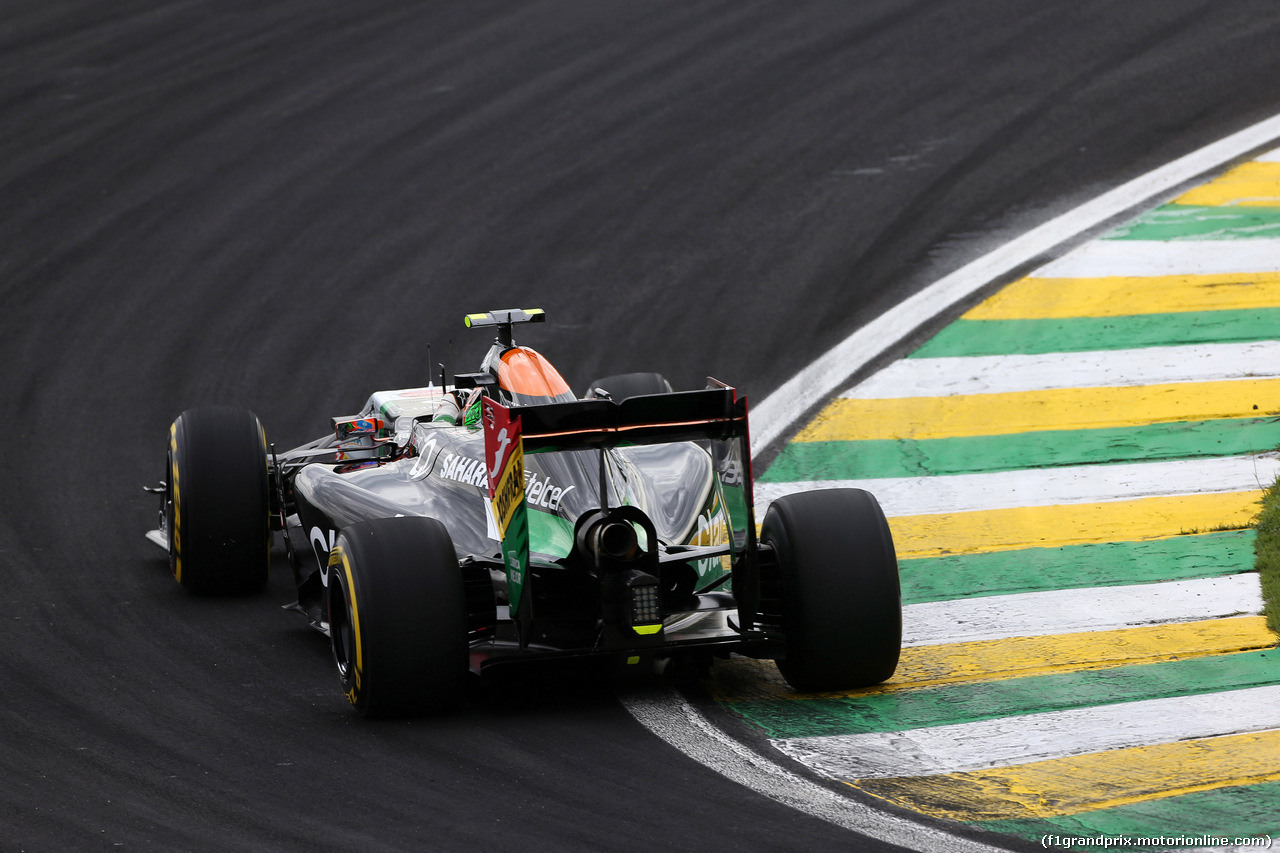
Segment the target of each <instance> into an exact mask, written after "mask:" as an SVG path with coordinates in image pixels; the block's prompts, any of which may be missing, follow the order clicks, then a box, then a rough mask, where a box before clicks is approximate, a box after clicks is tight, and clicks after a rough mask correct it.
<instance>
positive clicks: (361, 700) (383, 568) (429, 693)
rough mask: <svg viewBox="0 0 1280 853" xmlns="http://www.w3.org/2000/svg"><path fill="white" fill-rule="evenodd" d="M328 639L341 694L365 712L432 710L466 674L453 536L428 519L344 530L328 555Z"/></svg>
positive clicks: (463, 611) (452, 697) (453, 698)
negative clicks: (339, 679) (339, 680)
mask: <svg viewBox="0 0 1280 853" xmlns="http://www.w3.org/2000/svg"><path fill="white" fill-rule="evenodd" d="M328 571H329V637H330V642H331V644H332V647H333V657H334V660H335V661H336V662H337V664H338V675H339V677H340V678H341V680H342V690H343V692H344V693H346V694H347V698H348V699H349V700H350V701H351V704H352V705H353V706H355V709H356V711H358V712H359V713H360V714H361V715H362V716H365V717H398V716H408V715H416V714H422V713H427V712H432V711H442V710H446V709H448V708H450V707H451V706H453V705H455V704H456V703H457V702H458V700H459V699H460V698H461V696H462V691H463V689H464V687H465V681H466V676H467V671H468V657H467V650H468V644H467V605H466V593H465V591H464V588H463V584H462V572H461V570H460V569H459V568H458V557H457V554H456V553H455V551H454V549H453V542H452V540H451V539H450V538H449V533H448V531H447V530H446V529H445V527H444V525H443V524H441V523H440V522H439V521H437V520H435V519H434V518H381V519H375V520H372V521H363V522H360V523H358V524H353V525H351V526H350V527H346V528H344V529H343V530H342V532H341V533H340V534H339V536H338V541H337V542H336V543H335V544H334V547H333V549H332V550H331V551H330V552H329V567H328Z"/></svg>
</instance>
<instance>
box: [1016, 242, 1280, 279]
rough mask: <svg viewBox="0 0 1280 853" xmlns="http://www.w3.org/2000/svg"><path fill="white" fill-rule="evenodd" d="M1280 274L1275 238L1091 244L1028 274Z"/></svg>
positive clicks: (1100, 276)
mask: <svg viewBox="0 0 1280 853" xmlns="http://www.w3.org/2000/svg"><path fill="white" fill-rule="evenodd" d="M1264 272H1265V273H1273V272H1280V238H1266V239H1263V238H1260V237H1259V238H1254V239H1251V240H1191V241H1186V242H1161V241H1151V242H1146V241H1142V240H1095V241H1094V242H1092V243H1086V244H1084V245H1083V246H1081V247H1080V248H1079V249H1076V250H1075V251H1073V252H1068V253H1067V254H1065V255H1063V256H1062V257H1061V258H1059V259H1058V260H1056V261H1053V262H1052V263H1050V264H1047V265H1046V266H1043V267H1041V268H1040V269H1038V270H1036V271H1035V272H1033V273H1032V274H1031V275H1032V276H1033V277H1035V278H1102V277H1104V276H1164V275H1219V274H1222V273H1264Z"/></svg>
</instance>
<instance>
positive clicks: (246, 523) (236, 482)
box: [165, 406, 271, 595]
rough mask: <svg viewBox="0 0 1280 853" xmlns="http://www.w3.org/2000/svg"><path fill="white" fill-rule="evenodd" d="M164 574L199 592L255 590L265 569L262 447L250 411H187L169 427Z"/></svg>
mask: <svg viewBox="0 0 1280 853" xmlns="http://www.w3.org/2000/svg"><path fill="white" fill-rule="evenodd" d="M167 483H168V488H167V491H168V499H167V500H166V502H165V512H166V515H167V518H166V527H167V529H168V531H169V568H170V570H171V571H172V572H173V576H174V577H175V578H176V579H177V581H178V583H180V584H181V585H182V586H183V587H184V588H185V589H187V590H189V591H191V592H194V593H198V594H202V595H208V594H212V595H217V594H239V593H248V592H258V591H260V590H261V589H262V588H263V587H264V586H265V585H266V583H267V573H268V570H269V568H270V565H271V505H270V492H269V484H268V474H267V441H266V436H265V434H264V433H263V430H262V424H261V423H259V421H258V418H257V416H256V415H254V413H253V412H250V411H248V410H247V409H236V408H230V407H225V406H216V407H209V408H201V409H188V410H187V411H185V412H183V413H182V414H181V415H179V416H178V419H177V420H176V421H174V422H173V425H172V426H171V427H170V428H169V476H168V480H167Z"/></svg>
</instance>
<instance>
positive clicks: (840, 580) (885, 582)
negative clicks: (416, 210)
mask: <svg viewBox="0 0 1280 853" xmlns="http://www.w3.org/2000/svg"><path fill="white" fill-rule="evenodd" d="M760 539H761V541H762V542H765V543H767V544H770V545H772V546H773V548H774V552H775V555H776V559H777V562H778V567H779V569H780V575H781V577H780V580H781V584H782V597H783V606H782V629H783V634H784V635H785V637H786V651H785V657H784V659H783V660H780V661H778V669H779V671H781V673H782V676H783V677H784V678H785V679H786V680H787V683H788V684H790V685H791V686H792V687H794V688H795V689H797V690H804V691H818V690H847V689H850V688H854V687H866V686H869V685H872V684H879V683H880V682H882V681H884V680H886V679H888V678H889V677H890V676H892V675H893V671H894V670H895V669H896V668H897V666H898V655H899V652H900V650H901V647H902V595H901V591H900V588H899V585H898V562H897V557H896V555H895V553H894V549H893V537H892V535H891V534H890V532H889V525H888V523H887V522H886V521H885V517H884V512H883V511H881V509H880V504H879V503H878V502H877V501H876V499H875V498H874V497H873V496H872V495H871V493H870V492H866V491H863V490H862V489H829V490H825V491H813V492H802V493H798V494H793V495H786V496H784V497H781V498H779V499H777V500H776V501H774V502H773V503H772V504H770V506H769V510H768V512H767V513H766V514H765V518H764V523H763V525H761V531H760Z"/></svg>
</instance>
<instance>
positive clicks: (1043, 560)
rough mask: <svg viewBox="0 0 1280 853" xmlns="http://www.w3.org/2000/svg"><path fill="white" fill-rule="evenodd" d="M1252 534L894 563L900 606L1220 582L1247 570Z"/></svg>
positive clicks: (1243, 532)
mask: <svg viewBox="0 0 1280 853" xmlns="http://www.w3.org/2000/svg"><path fill="white" fill-rule="evenodd" d="M1255 537H1256V534H1255V532H1254V531H1252V530H1228V531H1224V532H1221V533H1202V534H1199V535H1195V536H1190V535H1189V536H1171V537H1169V538H1167V539H1147V540H1141V541H1136V542H1103V543H1097V544H1090V545H1067V546H1063V547H1060V548H1026V549H1022V550H1018V551H996V552H993V553H989V554H965V555H957V556H951V557H926V558H921V559H916V560H901V561H899V563H898V566H899V574H900V577H901V582H902V603H903V604H923V603H925V602H928V601H950V600H953V599H957V598H970V597H984V596H990V595H1009V594H1012V593H1022V592H1046V591H1049V590H1054V589H1089V588H1091V587H1100V586H1124V585H1126V584H1141V583H1161V582H1164V581H1178V580H1190V579H1193V578H1205V577H1221V576H1224V575H1234V574H1238V573H1240V572H1246V571H1249V570H1250V569H1252V568H1253V543H1254V539H1255Z"/></svg>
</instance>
